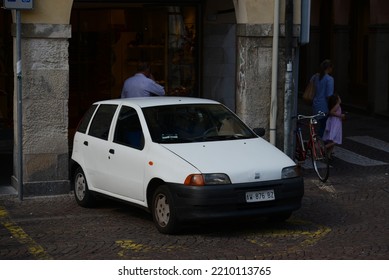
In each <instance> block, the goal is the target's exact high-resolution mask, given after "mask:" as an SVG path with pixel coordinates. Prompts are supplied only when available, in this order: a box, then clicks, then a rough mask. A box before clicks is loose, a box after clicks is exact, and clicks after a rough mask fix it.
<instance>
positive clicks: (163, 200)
mask: <svg viewBox="0 0 389 280" xmlns="http://www.w3.org/2000/svg"><path fill="white" fill-rule="evenodd" d="M151 211H152V215H153V221H154V223H155V226H156V227H157V229H158V231H159V232H161V233H167V234H172V233H175V232H176V231H177V229H178V226H177V218H176V209H175V207H174V202H173V196H172V194H171V193H170V191H169V188H168V187H167V186H166V185H162V186H160V187H158V188H157V189H156V191H155V192H154V195H153V200H152V209H151Z"/></svg>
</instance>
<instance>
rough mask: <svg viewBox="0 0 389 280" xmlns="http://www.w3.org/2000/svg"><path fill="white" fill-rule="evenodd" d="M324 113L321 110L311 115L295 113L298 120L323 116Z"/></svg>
mask: <svg viewBox="0 0 389 280" xmlns="http://www.w3.org/2000/svg"><path fill="white" fill-rule="evenodd" d="M325 115H326V114H325V113H324V112H321V111H319V112H318V113H317V114H316V115H311V116H308V115H297V119H298V120H302V119H315V118H317V117H325Z"/></svg>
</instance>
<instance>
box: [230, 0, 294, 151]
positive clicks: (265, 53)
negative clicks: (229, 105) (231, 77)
mask: <svg viewBox="0 0 389 280" xmlns="http://www.w3.org/2000/svg"><path fill="white" fill-rule="evenodd" d="M300 4H301V2H300V1H295V2H294V20H293V21H294V27H293V46H294V47H297V37H298V36H299V30H300V26H299V24H300V9H301V6H300ZM234 6H235V12H236V17H237V23H238V24H237V29H236V36H237V55H236V56H237V62H236V64H237V66H236V67H237V70H236V75H237V78H236V81H237V84H236V112H237V114H238V115H239V116H240V117H241V118H242V119H243V120H244V121H245V122H246V123H247V124H248V125H249V126H250V127H253V128H254V127H264V128H265V129H266V135H265V138H266V139H269V131H270V109H271V107H272V106H271V102H272V100H271V95H272V60H273V57H272V53H273V34H274V33H273V23H274V20H273V18H274V17H273V16H274V8H275V6H274V1H273V0H239V1H238V0H235V1H234ZM279 20H280V25H279V26H280V30H279V31H280V32H279V38H278V39H279V48H278V63H277V67H278V71H277V73H278V75H277V89H276V91H277V101H276V103H277V104H276V107H277V111H278V113H277V119H276V123H277V125H276V146H277V147H279V148H280V149H282V148H283V142H284V141H283V137H284V95H285V74H286V61H285V24H284V23H285V0H281V1H280V9H279ZM293 59H294V58H293ZM294 60H295V59H294ZM295 69H298V67H295Z"/></svg>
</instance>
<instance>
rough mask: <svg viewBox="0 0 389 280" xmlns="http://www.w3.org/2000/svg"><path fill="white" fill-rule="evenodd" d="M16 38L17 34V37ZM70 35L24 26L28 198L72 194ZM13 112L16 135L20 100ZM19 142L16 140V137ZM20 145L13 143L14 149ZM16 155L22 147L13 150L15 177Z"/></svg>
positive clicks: (62, 27)
mask: <svg viewBox="0 0 389 280" xmlns="http://www.w3.org/2000/svg"><path fill="white" fill-rule="evenodd" d="M13 33H14V34H13V35H15V32H13ZM70 36H71V27H70V25H67V24H39V23H29V24H22V38H21V48H22V89H23V96H22V105H23V120H22V123H23V126H22V133H23V179H24V180H23V189H24V192H23V193H24V195H25V196H30V195H48V194H60V193H65V192H69V190H70V184H69V179H68V169H69V168H68V166H69V148H68V96H69V63H68V45H69V43H68V39H69V38H70ZM14 41H15V40H14ZM14 53H16V50H15V52H14ZM15 82H16V79H15ZM15 88H17V87H16V86H15ZM15 96H16V94H15ZM14 107H15V108H14V112H15V113H14V123H15V124H14V126H15V132H16V131H17V122H18V119H17V117H18V116H17V114H16V112H17V108H16V107H17V102H16V97H15V102H14ZM15 138H16V139H17V135H15ZM17 144H18V143H17V141H15V145H17ZM17 152H18V148H17V146H15V147H14V174H17ZM12 181H13V185H14V186H17V185H18V183H17V177H16V176H13V180H12Z"/></svg>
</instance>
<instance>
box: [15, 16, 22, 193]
mask: <svg viewBox="0 0 389 280" xmlns="http://www.w3.org/2000/svg"><path fill="white" fill-rule="evenodd" d="M21 27H22V24H21V14H20V10H16V53H17V58H16V76H17V91H18V93H17V101H18V108H17V111H18V188H19V190H18V191H19V192H18V193H19V199H20V200H23V135H22V133H23V130H22V123H23V122H22V118H23V114H22V109H23V107H22V50H21V29H22V28H21Z"/></svg>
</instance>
